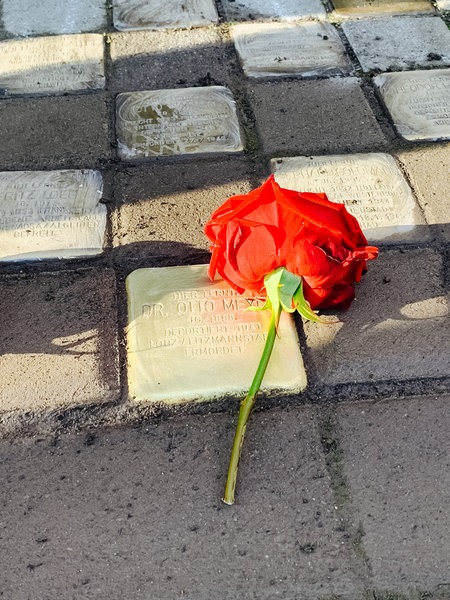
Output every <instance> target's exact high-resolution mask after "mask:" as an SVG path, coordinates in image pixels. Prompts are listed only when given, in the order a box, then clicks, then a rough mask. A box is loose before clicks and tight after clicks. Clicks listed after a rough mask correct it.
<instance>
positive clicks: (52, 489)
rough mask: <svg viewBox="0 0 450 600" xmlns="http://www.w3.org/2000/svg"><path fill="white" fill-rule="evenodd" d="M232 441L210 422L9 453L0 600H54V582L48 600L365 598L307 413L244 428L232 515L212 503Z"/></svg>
mask: <svg viewBox="0 0 450 600" xmlns="http://www.w3.org/2000/svg"><path fill="white" fill-rule="evenodd" d="M233 429H234V424H233V422H232V419H231V418H230V415H220V414H216V415H201V416H191V417H189V418H176V419H170V420H169V421H167V420H166V421H164V420H163V421H162V422H159V423H152V422H148V423H146V424H145V427H142V428H140V429H137V428H134V429H124V428H112V429H111V430H108V431H104V432H102V431H98V433H97V435H96V436H95V438H94V439H93V436H90V437H89V438H87V437H86V435H80V436H77V437H75V436H69V435H64V436H61V438H60V439H58V440H57V444H55V443H49V442H48V441H43V440H42V439H36V438H33V439H32V440H25V441H24V442H23V443H18V442H17V441H16V442H15V443H14V444H11V443H6V442H4V441H3V442H2V443H1V444H0V458H1V460H0V476H1V479H2V482H3V484H2V486H1V488H0V502H1V503H2V506H3V505H4V506H3V508H2V527H3V528H2V536H3V537H4V538H5V539H7V540H14V543H13V544H9V546H8V553H7V559H5V560H4V561H3V565H2V582H3V585H2V591H3V592H4V594H5V595H6V596H8V595H10V596H11V597H14V598H15V599H17V600H25V598H27V597H29V591H30V589H32V590H33V593H34V595H35V596H36V597H38V598H44V597H45V596H47V597H48V590H49V582H51V590H52V594H54V596H55V598H56V597H60V598H63V597H64V595H66V592H67V589H68V588H69V587H70V589H71V590H72V589H73V590H75V594H76V595H79V596H81V597H82V596H86V597H95V596H97V597H98V595H99V594H98V590H104V589H106V588H105V585H106V586H107V590H110V589H114V593H115V594H116V595H117V596H118V597H121V598H134V599H136V600H144V598H155V599H156V598H157V599H161V600H162V599H169V598H174V597H179V598H187V599H188V600H211V599H213V598H217V599H221V600H224V599H225V598H227V599H230V600H231V599H238V598H239V599H242V600H244V599H245V600H248V599H250V598H252V597H253V598H258V599H261V600H272V599H273V598H283V599H285V600H288V599H289V600H291V599H293V598H296V599H305V598H308V599H318V598H331V597H333V596H334V597H339V598H342V600H355V599H357V598H358V599H360V598H363V596H364V594H363V589H362V584H361V579H360V578H359V577H358V573H357V572H356V573H355V569H354V563H353V560H352V556H351V549H350V548H349V546H350V544H349V541H348V538H347V536H346V533H345V530H344V529H343V524H342V522H341V520H340V518H339V515H338V512H337V511H336V510H335V508H334V501H333V492H332V490H331V485H330V480H329V477H328V475H327V470H326V465H325V461H324V457H323V454H322V449H321V444H320V435H319V431H318V427H317V425H316V422H315V415H314V412H313V410H312V409H311V408H309V407H302V408H299V409H297V410H283V411H279V410H275V411H270V412H264V413H255V414H254V415H252V420H251V424H250V426H249V428H248V431H247V439H246V444H245V450H244V452H243V456H242V461H241V469H240V481H239V484H238V494H237V502H236V504H235V505H234V506H233V508H231V509H228V508H227V507H225V506H224V505H223V504H222V503H221V502H220V498H221V495H222V494H223V485H224V477H225V469H226V466H227V465H226V462H227V460H228V453H229V449H230V447H231V443H232V436H233ZM55 514H57V516H58V518H52V516H53V515H55ZM17 515H20V519H17ZM42 536H45V538H46V539H47V541H46V542H45V543H44V542H42V543H37V542H36V541H35V540H36V539H41V538H42ZM68 547H69V548H71V550H70V551H68V550H67V548H68ZM68 552H70V555H69V557H70V560H69V559H68ZM130 557H133V560H131V559H130ZM149 557H152V558H155V560H156V561H158V568H155V569H153V570H152V574H151V576H149V574H148V561H149ZM180 557H181V558H180ZM211 557H214V564H212V562H211ZM91 559H92V560H91ZM41 562H42V563H43V566H42V568H35V569H33V570H32V569H31V568H26V564H28V563H29V564H32V565H34V564H36V563H41ZM99 566H101V569H100V568H99ZM199 574H200V576H199ZM201 574H207V576H206V575H205V576H203V575H201ZM105 581H106V582H107V584H105ZM106 593H107V594H108V593H109V592H108V591H107V592H106ZM80 600H81V599H80Z"/></svg>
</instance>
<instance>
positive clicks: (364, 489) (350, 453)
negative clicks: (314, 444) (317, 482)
mask: <svg viewBox="0 0 450 600" xmlns="http://www.w3.org/2000/svg"><path fill="white" fill-rule="evenodd" d="M449 402H450V397H449V396H441V397H435V398H432V397H426V398H416V399H415V398H410V399H408V400H395V401H386V402H377V403H367V404H362V405H358V406H355V405H347V406H344V407H342V408H339V409H338V415H339V423H340V428H341V435H342V444H343V450H344V455H343V464H344V469H345V475H346V477H347V480H348V482H349V484H350V491H351V497H352V500H353V502H352V506H353V511H354V526H355V528H358V527H359V531H360V533H361V534H362V546H363V548H364V551H365V553H366V556H367V558H368V561H369V567H370V570H371V573H372V576H371V580H372V585H373V586H374V587H376V588H378V589H383V590H391V591H392V590H395V591H396V592H397V593H399V594H401V593H405V594H408V595H407V597H414V598H416V597H417V598H419V597H420V596H419V595H416V594H414V596H413V593H412V591H413V590H414V589H416V590H417V589H419V590H423V591H429V592H431V591H436V595H433V596H430V597H433V598H434V597H436V598H443V599H444V598H448V595H447V594H448V592H449V591H450V586H449V581H448V573H449V560H448V557H449V555H450V518H449V517H450V513H449V510H448V506H449V503H450V471H449V456H450V444H449V436H448V430H449V427H450V413H449V411H448V406H449ZM409 593H411V596H409ZM441 594H442V595H441ZM382 597H384V596H382ZM401 597H403V595H402V596H401ZM422 597H424V596H422Z"/></svg>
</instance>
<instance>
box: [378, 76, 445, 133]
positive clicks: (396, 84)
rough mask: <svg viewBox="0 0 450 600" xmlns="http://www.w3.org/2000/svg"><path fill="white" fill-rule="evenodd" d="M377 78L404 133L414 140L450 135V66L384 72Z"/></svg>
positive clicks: (399, 128) (390, 110)
mask: <svg viewBox="0 0 450 600" xmlns="http://www.w3.org/2000/svg"><path fill="white" fill-rule="evenodd" d="M374 82H375V85H376V86H377V87H378V89H379V91H380V94H381V96H382V98H383V101H384V103H385V104H386V107H387V109H388V111H389V113H390V115H391V118H392V121H393V122H394V125H395V127H396V129H397V131H398V133H399V134H400V135H401V136H402V137H404V138H405V139H407V140H411V141H418V140H430V141H434V140H438V139H449V138H450V114H449V111H448V107H449V103H450V70H447V69H434V70H430V71H408V72H406V73H383V74H382V75H377V76H376V77H375V78H374Z"/></svg>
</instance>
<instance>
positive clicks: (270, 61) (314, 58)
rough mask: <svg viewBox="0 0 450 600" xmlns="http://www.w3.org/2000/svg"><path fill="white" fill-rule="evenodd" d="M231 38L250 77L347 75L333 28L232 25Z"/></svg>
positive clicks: (346, 63)
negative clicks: (344, 73)
mask: <svg viewBox="0 0 450 600" xmlns="http://www.w3.org/2000/svg"><path fill="white" fill-rule="evenodd" d="M231 35H232V38H233V40H234V44H235V46H236V50H237V51H238V53H239V56H240V58H241V61H242V65H243V69H244V71H245V73H246V75H248V76H249V77H274V76H286V75H303V76H315V75H324V74H337V73H342V72H348V71H349V70H350V63H349V61H348V59H347V57H346V54H345V49H344V46H343V44H342V42H341V40H340V38H339V36H338V34H337V33H336V30H335V29H334V27H333V26H332V25H329V24H328V23H317V22H305V23H298V24H295V25H294V24H290V23H255V24H253V23H252V24H241V25H235V26H234V27H233V28H232V30H231Z"/></svg>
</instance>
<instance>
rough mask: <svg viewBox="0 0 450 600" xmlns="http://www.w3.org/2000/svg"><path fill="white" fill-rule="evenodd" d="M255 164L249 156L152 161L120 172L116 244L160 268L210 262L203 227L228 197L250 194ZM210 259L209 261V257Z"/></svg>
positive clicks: (116, 185)
mask: <svg viewBox="0 0 450 600" xmlns="http://www.w3.org/2000/svg"><path fill="white" fill-rule="evenodd" d="M253 177H254V173H253V167H252V165H250V164H249V163H248V162H247V161H246V160H245V159H230V160H220V161H214V162H207V163H206V162H190V163H189V164H188V163H186V164H183V165H180V164H179V163H176V164H161V163H159V164H149V165H147V166H145V167H144V166H143V167H139V168H136V169H133V170H126V171H124V172H121V173H119V174H118V175H117V177H116V179H115V183H114V189H115V199H116V204H117V212H116V214H115V225H114V228H113V244H114V246H115V247H116V252H118V253H119V254H120V256H127V257H128V258H134V259H135V260H140V261H144V262H142V265H143V266H159V265H160V264H161V261H162V260H164V258H165V257H166V258H167V257H168V258H169V259H170V261H171V263H172V264H189V262H190V261H191V260H192V259H193V258H194V257H195V256H197V261H196V262H198V256H203V257H204V258H203V259H202V261H201V262H206V261H207V260H208V254H207V253H206V252H207V250H208V246H209V243H208V241H207V239H206V237H205V235H204V234H203V226H204V224H205V223H206V221H207V220H208V219H209V218H210V216H211V214H212V212H213V211H214V210H215V209H216V208H217V207H218V206H220V204H222V203H223V202H224V201H225V200H226V199H227V198H228V197H230V196H233V195H235V194H245V193H248V192H249V191H250V190H251V189H252V188H253V187H255V185H254V184H252V183H251V180H252V178H253ZM205 257H206V261H205Z"/></svg>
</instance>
